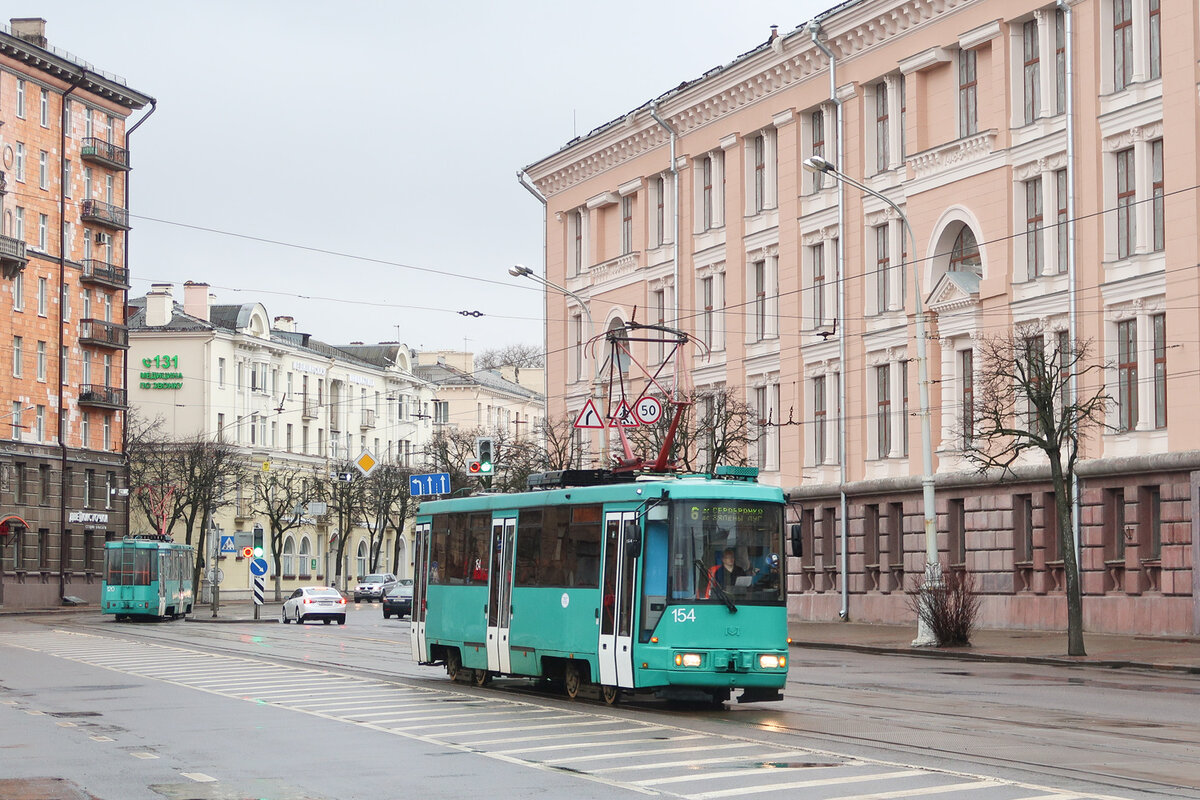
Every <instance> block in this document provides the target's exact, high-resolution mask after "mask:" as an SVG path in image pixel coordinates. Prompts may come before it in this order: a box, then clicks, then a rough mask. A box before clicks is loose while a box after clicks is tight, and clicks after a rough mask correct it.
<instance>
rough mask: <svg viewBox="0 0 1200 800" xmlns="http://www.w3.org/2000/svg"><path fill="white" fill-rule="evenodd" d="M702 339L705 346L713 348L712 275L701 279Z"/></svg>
mask: <svg viewBox="0 0 1200 800" xmlns="http://www.w3.org/2000/svg"><path fill="white" fill-rule="evenodd" d="M700 302H701V304H702V305H701V311H700V340H701V341H702V342H704V346H705V347H707V348H708V349H709V350H712V349H713V334H714V329H713V322H714V314H715V312H714V310H713V302H714V296H713V277H712V276H711V275H710V276H709V277H707V278H701V279H700Z"/></svg>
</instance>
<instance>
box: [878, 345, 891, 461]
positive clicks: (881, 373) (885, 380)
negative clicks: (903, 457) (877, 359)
mask: <svg viewBox="0 0 1200 800" xmlns="http://www.w3.org/2000/svg"><path fill="white" fill-rule="evenodd" d="M891 368H892V366H891V364H883V365H880V366H877V367H875V447H876V452H877V456H878V457H879V458H887V457H888V455H889V454H890V453H891V452H892V385H891Z"/></svg>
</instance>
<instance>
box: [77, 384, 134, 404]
mask: <svg viewBox="0 0 1200 800" xmlns="http://www.w3.org/2000/svg"><path fill="white" fill-rule="evenodd" d="M79 405H81V406H93V407H95V408H125V406H126V403H125V390H124V389H114V388H113V387H111V386H100V385H98V384H94V383H85V384H83V385H82V386H80V387H79Z"/></svg>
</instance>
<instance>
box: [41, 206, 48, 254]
mask: <svg viewBox="0 0 1200 800" xmlns="http://www.w3.org/2000/svg"><path fill="white" fill-rule="evenodd" d="M49 248H50V217H49V216H48V215H47V214H38V249H39V250H41V251H42V252H47V251H48V250H49Z"/></svg>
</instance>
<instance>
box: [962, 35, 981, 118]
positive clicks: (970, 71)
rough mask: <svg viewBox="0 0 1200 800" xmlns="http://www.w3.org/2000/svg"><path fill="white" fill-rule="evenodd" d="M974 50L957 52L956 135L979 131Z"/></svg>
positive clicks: (977, 86) (977, 88) (977, 87)
mask: <svg viewBox="0 0 1200 800" xmlns="http://www.w3.org/2000/svg"><path fill="white" fill-rule="evenodd" d="M975 63H976V58H975V51H974V50H962V51H960V52H959V54H958V135H959V136H960V137H962V136H972V135H974V134H976V133H978V132H979V99H978V90H979V85H978V83H977V80H976V72H975Z"/></svg>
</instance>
